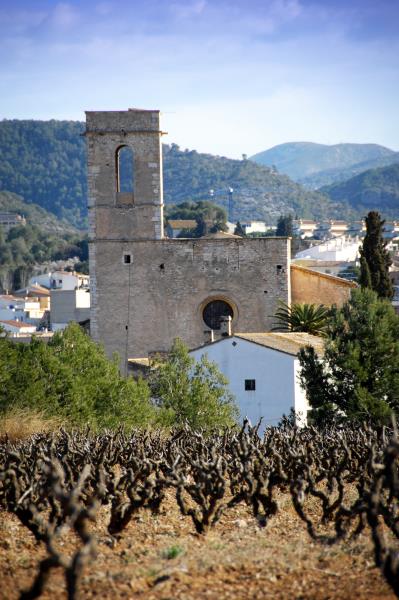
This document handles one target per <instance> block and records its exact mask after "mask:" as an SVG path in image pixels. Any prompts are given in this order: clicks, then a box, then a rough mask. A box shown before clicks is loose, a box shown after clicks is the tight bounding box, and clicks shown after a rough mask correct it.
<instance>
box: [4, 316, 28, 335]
mask: <svg viewBox="0 0 399 600" xmlns="http://www.w3.org/2000/svg"><path fill="white" fill-rule="evenodd" d="M0 327H1V328H3V329H4V330H5V331H6V332H7V333H8V334H9V335H10V336H11V337H19V336H26V335H27V334H30V335H31V334H32V333H35V331H36V327H35V325H29V323H22V322H21V321H13V320H8V319H7V320H0Z"/></svg>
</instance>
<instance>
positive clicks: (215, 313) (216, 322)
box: [202, 300, 234, 329]
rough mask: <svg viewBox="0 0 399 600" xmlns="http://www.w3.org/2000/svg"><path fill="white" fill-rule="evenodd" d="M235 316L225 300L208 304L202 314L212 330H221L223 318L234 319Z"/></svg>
mask: <svg viewBox="0 0 399 600" xmlns="http://www.w3.org/2000/svg"><path fill="white" fill-rule="evenodd" d="M233 316H234V312H233V309H232V308H231V306H230V304H228V303H227V302H225V301H224V300H212V301H211V302H208V304H207V305H206V306H205V308H204V310H203V312H202V318H203V319H204V321H205V323H206V324H207V325H208V327H209V328H210V329H220V319H221V318H222V317H231V318H233Z"/></svg>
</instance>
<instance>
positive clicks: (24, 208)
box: [0, 191, 77, 235]
mask: <svg viewBox="0 0 399 600" xmlns="http://www.w3.org/2000/svg"><path fill="white" fill-rule="evenodd" d="M0 212H11V213H17V214H20V215H23V216H24V217H25V218H26V221H27V223H28V224H29V225H34V226H36V227H38V228H39V229H40V230H41V231H43V232H48V233H54V234H60V235H64V234H76V233H77V229H76V228H75V227H73V226H72V225H71V224H70V223H68V222H67V221H64V220H60V219H57V217H56V216H55V215H54V214H53V213H51V212H48V211H47V210H45V209H44V208H42V207H41V206H38V205H37V204H27V203H26V202H24V201H23V200H22V198H21V197H20V196H18V195H17V194H13V193H12V192H1V191H0Z"/></svg>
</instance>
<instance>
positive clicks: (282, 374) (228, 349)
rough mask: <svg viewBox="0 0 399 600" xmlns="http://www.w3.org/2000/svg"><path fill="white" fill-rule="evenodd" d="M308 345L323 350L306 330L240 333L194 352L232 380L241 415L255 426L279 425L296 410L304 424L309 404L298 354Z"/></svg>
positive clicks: (319, 342) (230, 388)
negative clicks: (260, 422)
mask: <svg viewBox="0 0 399 600" xmlns="http://www.w3.org/2000/svg"><path fill="white" fill-rule="evenodd" d="M304 346H313V347H314V348H315V350H316V352H317V353H318V354H322V353H323V340H322V339H321V338H318V337H316V336H313V335H309V334H307V333H236V334H234V335H232V336H226V337H223V338H221V339H219V340H217V341H215V342H213V343H212V342H211V343H209V344H206V345H204V346H202V347H200V348H196V349H194V350H192V351H191V352H190V356H192V357H193V358H195V359H196V360H199V359H201V358H202V357H203V356H205V355H206V356H207V357H208V359H209V360H211V361H213V362H215V363H216V364H217V366H218V368H219V370H220V371H221V372H222V373H223V375H225V377H226V378H227V380H228V382H229V385H228V387H229V390H230V391H231V392H232V394H234V396H235V400H236V402H237V404H238V406H239V409H240V419H241V420H242V419H244V418H245V417H247V418H249V420H250V421H251V423H252V424H253V425H255V424H256V423H257V422H258V421H259V419H261V418H262V419H263V422H262V430H263V429H264V427H265V426H270V425H277V424H278V423H279V422H280V421H281V419H282V417H283V416H284V415H286V416H289V415H290V414H291V413H292V412H294V413H295V417H296V422H297V424H306V421H307V412H308V408H309V407H308V403H307V400H306V395H305V391H304V390H303V389H302V388H301V386H300V382H299V377H298V374H299V370H300V366H299V360H298V357H297V354H298V352H299V350H300V349H301V348H302V347H304Z"/></svg>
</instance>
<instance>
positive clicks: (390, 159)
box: [298, 152, 399, 190]
mask: <svg viewBox="0 0 399 600" xmlns="http://www.w3.org/2000/svg"><path fill="white" fill-rule="evenodd" d="M397 163H399V152H394V153H393V154H388V155H387V156H382V157H380V158H374V159H370V160H366V161H363V162H361V163H357V164H355V165H351V166H350V167H345V168H343V167H338V168H336V169H327V170H326V171H319V172H318V173H314V174H313V175H307V176H306V177H301V178H300V179H298V182H299V183H300V184H301V185H303V186H304V187H306V188H308V189H311V190H316V189H319V188H321V187H324V186H327V185H332V184H333V183H340V182H341V181H345V180H347V179H350V178H351V177H355V175H360V173H364V171H368V170H369V169H377V168H378V167H388V166H389V165H393V164H397Z"/></svg>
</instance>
